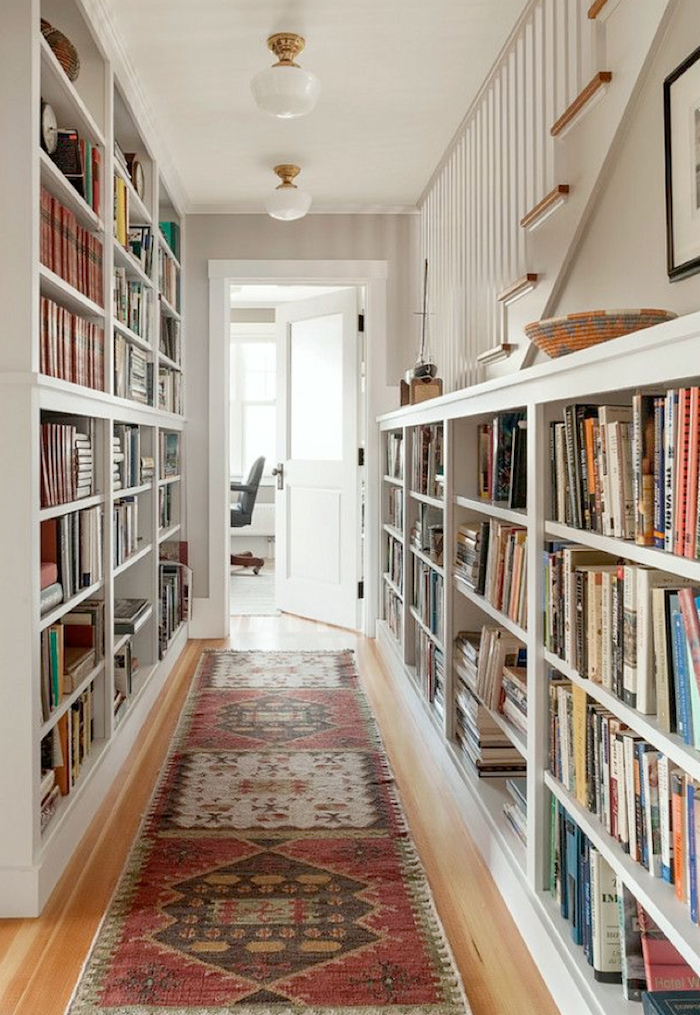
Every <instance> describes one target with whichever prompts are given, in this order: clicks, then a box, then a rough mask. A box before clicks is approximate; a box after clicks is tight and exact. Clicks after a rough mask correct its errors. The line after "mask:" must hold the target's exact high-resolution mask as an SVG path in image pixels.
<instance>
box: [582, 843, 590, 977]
mask: <svg viewBox="0 0 700 1015" xmlns="http://www.w3.org/2000/svg"><path fill="white" fill-rule="evenodd" d="M581 883H582V885H583V929H582V930H583V954H584V955H585V956H586V960H587V962H588V965H589V966H592V965H593V938H592V933H591V930H592V927H591V921H592V914H591V850H590V845H589V843H588V841H587V840H586V841H585V842H584V843H583V846H582V853H581Z"/></svg>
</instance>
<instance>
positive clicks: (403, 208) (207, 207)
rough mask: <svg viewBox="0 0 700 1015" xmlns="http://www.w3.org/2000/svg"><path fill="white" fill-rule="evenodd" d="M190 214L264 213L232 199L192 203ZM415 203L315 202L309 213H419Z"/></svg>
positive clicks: (261, 209) (260, 207) (247, 203)
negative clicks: (210, 202) (223, 201)
mask: <svg viewBox="0 0 700 1015" xmlns="http://www.w3.org/2000/svg"><path fill="white" fill-rule="evenodd" d="M187 214H188V215H262V216H264V217H265V218H267V214H266V212H265V210H264V208H263V207H262V205H259V204H256V205H255V206H251V203H250V201H238V202H236V201H232V202H229V203H221V204H192V205H190V206H189V208H188V211H187ZM419 214H420V211H419V209H418V207H417V205H415V204H361V203H357V204H333V205H330V204H328V205H324V204H314V206H313V207H312V209H311V211H310V212H308V215H307V216H306V217H307V218H308V217H309V215H419Z"/></svg>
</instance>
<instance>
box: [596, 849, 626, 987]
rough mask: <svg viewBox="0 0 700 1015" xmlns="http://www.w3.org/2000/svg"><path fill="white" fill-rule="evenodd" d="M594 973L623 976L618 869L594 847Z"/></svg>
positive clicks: (605, 976)
mask: <svg viewBox="0 0 700 1015" xmlns="http://www.w3.org/2000/svg"><path fill="white" fill-rule="evenodd" d="M590 878H591V938H592V941H593V976H594V977H595V979H596V980H600V981H603V982H616V981H619V978H620V970H621V968H622V959H621V953H620V919H619V914H618V908H617V884H616V880H615V872H614V871H613V869H612V867H611V866H610V864H609V863H607V861H606V860H605V859H604V858H603V857H602V856H601V855H600V853H599V852H598V850H597V849H596V848H595V847H594V846H591V849H590Z"/></svg>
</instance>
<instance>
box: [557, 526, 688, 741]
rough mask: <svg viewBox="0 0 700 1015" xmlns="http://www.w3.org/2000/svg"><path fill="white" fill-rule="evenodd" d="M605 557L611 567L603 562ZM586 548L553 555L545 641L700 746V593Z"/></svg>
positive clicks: (582, 672) (676, 579)
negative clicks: (699, 689)
mask: <svg viewBox="0 0 700 1015" xmlns="http://www.w3.org/2000/svg"><path fill="white" fill-rule="evenodd" d="M601 559H602V560H605V561H606V562H605V563H601ZM609 561H610V558H609V557H608V558H605V557H602V558H601V555H599V554H597V553H596V552H595V551H590V550H587V549H586V548H584V547H576V546H566V547H564V548H563V549H560V550H555V551H553V552H551V553H549V554H548V558H547V566H546V575H545V579H546V580H545V639H546V641H545V643H546V645H547V647H548V648H549V650H550V651H551V652H553V653H554V654H555V655H557V656H558V657H559V658H561V659H563V660H564V661H565V662H568V663H569V665H570V666H571V667H572V668H573V669H575V670H577V671H578V673H579V674H580V675H581V676H583V677H587V678H588V679H590V680H592V681H593V682H594V683H598V684H601V685H602V686H603V687H605V688H606V689H607V690H609V691H611V692H612V693H613V694H615V695H616V696H617V697H618V698H619V699H620V700H621V701H624V702H625V704H626V705H629V706H630V707H631V708H636V709H637V711H639V712H642V713H643V714H645V715H657V716H658V722H659V728H660V729H661V730H662V731H663V732H666V733H676V732H677V733H679V734H680V736H681V737H683V740H684V741H685V743H687V744H692V745H694V746H696V747H700V693H699V692H698V686H699V681H700V662H699V661H698V660H700V651H699V650H698V646H700V625H699V623H698V596H699V594H700V590H699V589H696V588H694V586H693V585H692V584H691V583H690V582H689V581H688V580H686V579H683V578H679V577H677V576H675V575H670V574H668V573H666V572H665V571H659V570H656V569H654V568H647V567H643V566H641V565H638V564H629V563H619V562H616V563H610V562H609Z"/></svg>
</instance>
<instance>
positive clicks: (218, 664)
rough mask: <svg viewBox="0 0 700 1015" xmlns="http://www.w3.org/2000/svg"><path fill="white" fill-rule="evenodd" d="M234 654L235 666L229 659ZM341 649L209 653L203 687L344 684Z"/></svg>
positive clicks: (348, 671) (349, 674)
mask: <svg viewBox="0 0 700 1015" xmlns="http://www.w3.org/2000/svg"><path fill="white" fill-rule="evenodd" d="M234 657H235V668H234V669H232V667H231V660H232V658H234ZM347 660H348V655H347V653H345V652H210V653H208V654H207V657H206V658H205V662H204V666H203V670H202V676H203V680H204V686H206V687H221V688H225V687H262V688H264V689H265V690H266V691H270V690H273V689H281V688H288V687H347V686H348V684H349V683H350V682H351V681H352V679H353V671H352V667H350V668H348V665H347Z"/></svg>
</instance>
